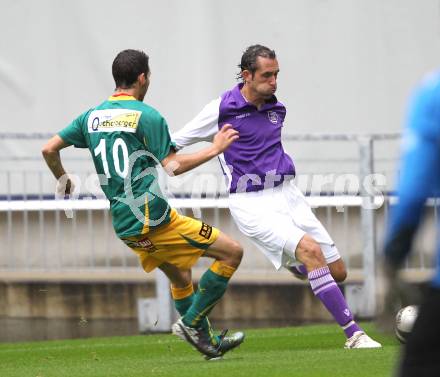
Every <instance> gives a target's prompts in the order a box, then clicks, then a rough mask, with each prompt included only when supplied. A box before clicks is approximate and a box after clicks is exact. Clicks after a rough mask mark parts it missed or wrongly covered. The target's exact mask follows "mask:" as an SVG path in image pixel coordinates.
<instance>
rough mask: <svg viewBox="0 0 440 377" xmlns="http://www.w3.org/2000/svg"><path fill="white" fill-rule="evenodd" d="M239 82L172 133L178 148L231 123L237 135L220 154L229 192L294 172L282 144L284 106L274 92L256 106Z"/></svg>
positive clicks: (272, 184) (268, 183) (279, 180)
mask: <svg viewBox="0 0 440 377" xmlns="http://www.w3.org/2000/svg"><path fill="white" fill-rule="evenodd" d="M242 85H243V84H239V85H237V86H235V87H234V88H233V89H232V90H229V91H227V92H226V93H224V94H223V95H222V96H221V97H220V98H218V99H216V100H214V101H212V102H211V103H209V104H208V105H207V106H205V108H204V109H203V110H202V111H201V112H200V113H199V114H198V115H197V116H196V118H194V119H193V120H192V121H191V122H189V123H188V124H187V125H185V127H184V128H182V129H181V130H180V131H178V132H176V133H175V134H173V136H172V138H173V141H174V142H175V143H176V146H177V148H178V149H181V148H184V147H186V146H188V145H191V144H194V143H196V142H198V141H212V139H213V137H214V135H215V134H216V133H217V132H218V130H219V129H221V127H223V125H225V124H226V123H230V124H232V127H233V128H234V129H236V130H237V131H238V132H239V139H238V140H236V141H235V142H233V143H232V144H231V145H230V147H229V148H228V149H227V150H226V151H225V152H224V153H223V156H219V160H220V163H221V165H222V169H223V172H224V174H225V176H226V178H227V181H228V182H227V183H228V186H229V191H230V192H231V193H236V192H248V191H259V190H263V189H265V188H273V187H275V186H278V185H280V184H281V183H282V182H283V181H285V180H287V179H290V178H292V177H293V176H294V175H295V167H294V165H293V162H292V159H291V158H290V157H289V156H288V155H287V154H286V153H285V152H284V149H283V146H282V144H281V129H282V127H283V121H284V118H285V116H286V108H285V107H284V105H283V104H281V103H280V102H278V101H277V99H276V97H275V96H274V97H273V98H272V100H271V101H268V102H267V103H265V104H264V105H262V106H261V108H260V109H257V107H256V106H254V105H253V104H251V103H249V102H247V101H246V100H245V98H244V97H243V95H242V94H241V92H240V89H241V87H242Z"/></svg>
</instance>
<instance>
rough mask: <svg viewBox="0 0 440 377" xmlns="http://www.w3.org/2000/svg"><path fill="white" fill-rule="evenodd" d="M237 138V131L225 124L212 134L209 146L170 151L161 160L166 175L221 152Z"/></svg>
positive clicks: (181, 170) (184, 170)
mask: <svg viewBox="0 0 440 377" xmlns="http://www.w3.org/2000/svg"><path fill="white" fill-rule="evenodd" d="M237 139H238V131H237V130H234V129H233V128H232V126H231V125H230V124H225V125H224V126H223V127H222V129H221V130H220V131H219V132H217V134H216V135H215V136H214V140H213V142H212V145H210V146H209V147H207V148H204V149H202V150H200V151H198V152H195V153H191V154H177V153H175V152H171V153H170V154H169V155H168V156H167V157H165V158H164V159H163V160H162V161H161V164H162V166H163V167H164V169H165V171H166V172H167V174H168V175H170V176H174V175H179V174H182V173H185V172H187V171H189V170H191V169H194V168H196V167H197V166H199V165H201V164H203V163H205V162H206V161H209V160H210V159H212V158H213V157H216V156H218V155H219V154H220V153H223V152H224V151H225V150H226V149H227V148H228V147H229V146H230V145H231V144H232V143H233V142H234V141H235V140H237Z"/></svg>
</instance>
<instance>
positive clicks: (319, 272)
mask: <svg viewBox="0 0 440 377" xmlns="http://www.w3.org/2000/svg"><path fill="white" fill-rule="evenodd" d="M307 277H308V278H309V282H310V285H311V287H312V290H313V293H314V294H315V296H317V297H318V298H319V299H320V300H321V302H322V303H323V304H324V306H325V307H326V308H327V310H328V311H329V312H330V313H331V315H332V316H333V318H334V319H335V320H336V322H337V323H338V324H339V326H341V327H342V329H343V330H344V332H345V335H346V336H347V338H351V336H352V335H353V334H354V333H355V332H356V331H362V329H361V328H360V327H359V326H358V325H357V324H356V322H355V321H354V319H353V314H351V311H350V309H349V308H348V306H347V302H346V301H345V298H344V296H343V295H342V292H341V290H340V289H339V287H338V285H337V284H336V282H335V281H334V279H333V277H332V275H331V274H330V270H329V268H328V267H327V266H325V267H321V268H318V269H316V270H313V271H310V272H309V274H308V275H307Z"/></svg>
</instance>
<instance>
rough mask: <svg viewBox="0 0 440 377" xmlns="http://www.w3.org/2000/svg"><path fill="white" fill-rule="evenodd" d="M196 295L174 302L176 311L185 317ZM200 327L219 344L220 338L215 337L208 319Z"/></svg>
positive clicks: (204, 319) (205, 318)
mask: <svg viewBox="0 0 440 377" xmlns="http://www.w3.org/2000/svg"><path fill="white" fill-rule="evenodd" d="M194 297H195V294H194V293H192V294H191V295H190V296H187V297H185V298H181V299H175V300H174V306H175V307H176V310H177V311H178V312H179V314H180V315H181V316H184V315H185V314H186V312H187V311H188V309H189V308H190V307H191V305H192V303H193V301H194ZM200 326H201V327H202V329H203V330H205V331H207V332H208V333H210V335H211V338H213V339H215V342H216V343H218V341H219V337H218V336H217V335H214V333H213V331H212V327H211V323H210V322H209V320H208V317H204V318H203V320H202V322H201V323H200Z"/></svg>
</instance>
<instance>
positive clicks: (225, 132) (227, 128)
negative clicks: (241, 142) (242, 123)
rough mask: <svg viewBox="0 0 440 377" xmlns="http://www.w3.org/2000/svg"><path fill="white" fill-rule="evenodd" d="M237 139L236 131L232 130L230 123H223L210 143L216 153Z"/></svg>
mask: <svg viewBox="0 0 440 377" xmlns="http://www.w3.org/2000/svg"><path fill="white" fill-rule="evenodd" d="M237 139H238V131H237V130H234V129H233V128H232V125H231V124H225V125H224V126H223V127H222V129H221V130H220V131H219V132H217V134H216V135H215V136H214V140H213V142H212V144H213V147H214V148H215V149H216V151H217V152H218V154H220V153H222V152H224V151H225V150H226V149H227V148H228V147H229V146H230V145H231V144H232V143H233V142H234V141H235V140H237Z"/></svg>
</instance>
